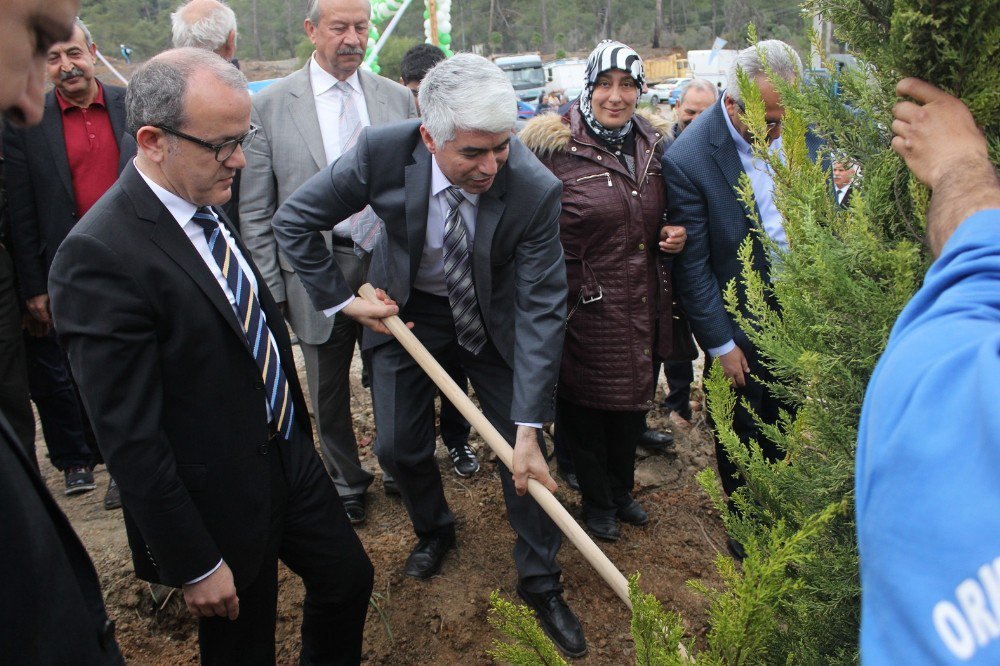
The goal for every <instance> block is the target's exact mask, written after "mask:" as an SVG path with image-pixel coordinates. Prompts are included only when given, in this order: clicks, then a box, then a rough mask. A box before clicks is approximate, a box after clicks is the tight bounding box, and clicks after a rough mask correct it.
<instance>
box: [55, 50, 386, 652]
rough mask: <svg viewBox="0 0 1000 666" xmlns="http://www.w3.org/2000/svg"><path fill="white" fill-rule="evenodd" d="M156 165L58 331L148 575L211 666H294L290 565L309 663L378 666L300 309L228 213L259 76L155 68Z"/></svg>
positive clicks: (90, 229)
mask: <svg viewBox="0 0 1000 666" xmlns="http://www.w3.org/2000/svg"><path fill="white" fill-rule="evenodd" d="M126 108H127V110H128V127H129V132H130V133H132V134H133V135H134V136H135V137H136V141H137V144H138V146H139V154H138V155H137V157H136V159H135V161H134V163H133V164H130V165H129V166H128V167H127V168H126V169H125V171H124V172H123V173H122V176H121V178H120V179H119V181H118V183H116V184H115V185H114V186H113V187H112V188H111V189H110V190H109V191H108V192H107V194H106V195H105V196H104V197H103V198H102V199H101V200H100V201H99V202H98V203H97V205H95V207H94V208H93V209H91V211H90V213H88V214H87V215H86V216H85V218H84V219H83V220H81V221H80V222H79V223H78V224H77V225H76V227H74V229H73V231H72V232H71V233H70V235H69V236H68V237H67V238H66V240H65V241H64V242H63V245H62V247H60V248H59V251H58V252H57V253H56V258H55V261H54V262H53V265H52V271H51V274H50V279H49V286H50V293H51V296H52V312H53V317H54V321H55V326H56V330H57V331H59V336H60V339H61V340H62V341H63V343H64V344H65V345H66V346H67V348H68V351H69V358H70V363H71V365H72V368H73V374H74V376H75V377H76V378H77V381H78V383H79V385H80V391H81V394H82V396H83V400H84V403H85V404H86V406H87V411H88V413H89V414H90V415H91V417H92V422H93V425H94V432H95V434H96V436H97V441H98V445H99V446H100V448H101V452H102V454H103V455H104V458H105V460H106V462H107V465H108V468H109V469H110V470H111V472H112V474H114V476H115V478H116V479H117V480H118V482H119V485H120V488H121V495H122V504H123V507H124V515H125V526H126V530H127V532H128V537H129V544H130V546H131V548H132V555H133V562H134V564H135V570H136V574H137V575H138V576H139V577H140V578H143V579H145V580H148V581H151V582H157V583H162V584H166V585H172V586H175V587H182V588H183V591H184V599H185V601H186V603H187V605H188V608H189V610H190V611H191V613H192V614H193V615H194V616H195V617H198V618H200V620H201V624H200V631H199V644H200V648H201V657H202V661H203V662H204V663H206V664H215V663H233V664H244V663H272V662H273V661H274V626H275V604H276V599H277V561H278V559H279V558H280V559H281V560H282V561H284V562H285V563H286V564H287V565H288V567H289V568H290V569H292V570H293V571H295V572H297V573H298V574H299V575H301V576H302V578H303V580H304V581H305V586H306V590H307V592H306V599H305V606H304V619H303V625H302V660H303V663H324V664H326V663H355V664H356V663H358V661H360V658H361V636H362V631H363V627H364V621H365V613H366V609H367V604H368V597H369V595H370V592H371V586H372V579H373V572H372V567H371V563H370V562H369V561H368V558H367V556H366V555H365V552H364V549H363V548H362V546H361V543H360V541H359V540H358V538H357V535H355V534H354V532H353V530H352V529H351V527H350V524H349V523H348V521H347V517H346V515H345V513H344V509H343V506H342V505H341V503H340V500H339V498H338V496H337V493H336V490H335V489H334V487H333V484H332V482H331V481H330V478H329V476H327V474H326V472H325V470H324V469H323V465H322V463H321V461H320V459H319V456H318V455H317V454H316V451H315V449H314V448H313V442H312V437H311V429H310V424H309V417H308V412H307V410H306V405H305V402H304V399H303V397H302V392H301V389H300V388H299V384H298V380H297V377H296V374H295V371H294V368H295V363H294V360H293V359H292V353H291V347H290V344H289V340H288V334H287V331H286V329H285V326H284V323H283V320H282V316H281V312H280V311H279V310H278V307H277V305H276V304H275V302H274V299H273V298H272V297H271V295H270V293H269V292H268V290H267V288H266V286H265V285H264V282H263V279H262V278H261V276H260V274H259V273H258V272H257V270H256V268H255V267H254V265H253V263H252V262H251V261H250V255H249V253H248V251H247V249H246V248H245V246H243V244H242V243H241V242H240V240H239V238H238V236H237V234H236V231H235V230H234V229H233V228H232V226H231V225H230V224H229V223H228V221H227V220H226V219H225V217H224V216H222V217H221V219H220V216H219V214H218V208H217V207H218V206H220V205H221V204H223V203H225V202H226V201H227V200H228V198H229V195H230V188H231V186H232V178H233V173H234V171H235V170H236V169H239V168H242V167H243V166H244V164H245V159H244V157H243V150H242V147H243V146H244V145H247V144H248V143H249V142H250V141H251V140H252V139H253V136H254V134H255V128H253V127H252V126H251V125H250V97H249V94H248V93H247V89H246V79H245V78H244V76H243V75H242V74H241V73H240V72H239V70H237V69H236V68H234V67H232V66H231V65H230V64H228V63H226V62H225V61H223V60H222V59H221V58H219V57H218V56H216V55H215V54H213V53H210V52H208V51H205V50H201V49H178V50H174V51H168V52H166V53H163V54H161V55H159V56H157V57H156V58H154V59H152V60H150V61H149V62H147V63H146V64H144V65H143V66H142V67H140V68H139V69H138V70H137V71H136V72H135V74H134V75H133V77H132V80H131V82H130V85H129V90H128V95H127V98H126Z"/></svg>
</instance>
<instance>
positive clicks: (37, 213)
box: [3, 85, 136, 298]
mask: <svg viewBox="0 0 1000 666" xmlns="http://www.w3.org/2000/svg"><path fill="white" fill-rule="evenodd" d="M104 105H105V107H106V108H107V110H108V116H109V117H110V119H111V130H112V132H113V133H114V136H115V141H117V143H118V152H119V158H118V173H119V174H120V173H121V171H122V169H123V168H125V165H126V164H128V162H129V161H130V160H131V159H132V158H133V157H135V151H136V145H135V140H134V139H132V138H131V137H130V136H129V135H128V134H127V133H126V130H125V88H121V87H119V86H108V85H106V86H104ZM3 140H4V158H5V159H6V166H5V170H4V171H5V177H6V189H7V199H8V205H9V213H10V235H11V245H12V248H11V254H12V256H13V257H14V263H15V264H16V266H17V277H18V284H19V289H20V292H21V295H22V296H23V297H25V298H30V297H31V296H38V295H39V294H44V293H46V291H47V286H46V283H47V282H48V275H49V268H50V267H51V266H52V258H53V257H55V255H56V250H58V249H59V244H60V243H62V242H63V239H64V238H66V234H68V233H69V231H70V229H72V228H73V226H74V225H75V224H76V223H77V220H78V219H79V214H78V212H77V210H76V198H75V197H74V195H73V180H72V175H71V173H70V169H69V157H67V155H66V139H65V136H64V135H63V124H62V111H61V109H60V108H59V101H58V100H57V99H56V93H55V91H54V90H50V91H49V92H48V94H47V95H46V96H45V113H44V115H43V116H42V122H41V123H40V124H38V125H36V126H34V127H28V128H18V127H14V126H12V125H10V124H8V125H7V127H6V129H5V130H4V137H3Z"/></svg>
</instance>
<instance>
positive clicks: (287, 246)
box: [274, 54, 587, 655]
mask: <svg viewBox="0 0 1000 666" xmlns="http://www.w3.org/2000/svg"><path fill="white" fill-rule="evenodd" d="M420 109H421V112H422V114H423V119H422V122H421V121H412V122H405V123H397V124H395V125H392V126H390V127H384V128H370V129H369V130H368V131H367V132H365V133H364V134H362V135H361V137H360V139H359V140H358V143H357V145H356V146H355V147H354V148H353V149H352V150H351V151H350V152H348V153H347V154H346V155H344V156H343V157H342V158H341V159H340V160H338V161H336V162H334V163H333V164H332V165H331V166H330V167H328V168H326V169H324V170H323V171H321V172H320V173H319V174H317V175H316V176H314V177H313V178H311V179H310V180H309V181H308V182H307V183H306V184H305V185H304V186H303V187H302V188H301V189H299V190H298V191H297V192H296V193H295V194H293V195H292V196H291V197H289V199H288V200H287V201H286V202H285V204H284V206H282V207H281V209H280V210H279V211H278V213H277V215H275V218H274V234H275V237H276V238H277V240H278V243H279V245H280V246H281V249H282V252H283V253H284V255H285V256H286V257H287V258H288V260H289V262H290V263H291V264H292V266H293V267H294V268H295V270H296V271H297V272H298V275H299V277H301V278H302V282H303V283H304V285H305V288H306V291H307V292H308V293H309V296H310V297H311V298H312V302H313V304H314V305H315V308H316V309H317V310H319V311H321V312H322V313H324V315H325V316H328V317H329V316H333V315H334V314H336V313H343V314H346V315H347V316H349V317H352V318H353V319H356V320H357V321H359V322H361V323H363V324H364V325H365V326H367V327H368V328H370V329H372V330H370V331H365V338H364V344H363V346H364V348H365V349H370V350H371V352H372V387H373V395H374V408H375V422H376V426H377V428H378V431H379V439H378V447H377V450H376V453H377V454H378V456H379V460H380V462H381V463H382V465H383V466H384V467H386V468H387V469H388V470H389V471H390V472H391V473H392V475H393V476H394V477H395V479H396V481H397V483H398V484H399V489H400V491H401V494H402V498H403V504H404V505H405V506H406V509H407V511H408V513H409V514H410V520H411V521H412V522H413V527H414V531H415V532H416V535H417V537H418V543H417V545H416V547H415V548H414V549H413V551H412V552H411V553H410V556H409V557H408V558H407V560H406V565H405V572H406V574H407V575H408V576H412V577H414V578H418V579H428V578H431V577H433V576H435V575H437V573H438V571H440V569H441V566H442V563H443V561H444V559H445V555H446V554H447V552H448V551H449V550H450V549H452V548H453V547H454V545H455V516H454V515H453V514H452V512H451V510H450V509H449V508H448V503H447V501H446V500H445V496H444V489H443V487H442V483H441V474H440V471H439V469H438V465H437V463H436V461H435V460H434V433H433V426H432V425H431V424H430V420H429V419H427V418H426V415H427V413H428V411H429V410H430V407H431V401H432V400H433V397H434V391H433V384H432V383H431V380H430V378H429V377H428V376H427V375H426V374H425V373H424V371H423V370H421V368H420V367H419V366H418V365H417V363H416V361H414V360H413V358H411V357H410V355H409V354H408V353H407V352H406V351H405V350H404V349H403V347H402V345H401V344H400V343H399V342H398V341H396V340H395V339H393V338H392V337H390V336H388V335H386V333H387V330H386V328H385V326H384V324H382V322H381V321H380V320H381V318H383V317H385V316H387V315H388V314H392V313H393V311H394V310H395V308H394V307H386V306H382V305H375V304H370V303H369V302H367V301H365V300H363V299H360V298H356V297H355V295H354V289H353V288H352V286H351V285H350V283H349V282H348V281H347V280H346V279H345V278H344V275H343V272H342V271H341V269H340V267H339V266H338V262H337V260H336V259H335V258H334V257H333V256H332V255H331V252H330V249H329V247H328V246H327V245H326V243H325V242H324V239H323V236H322V233H323V232H324V231H329V230H330V227H331V226H332V224H333V223H334V222H335V221H336V220H340V219H343V218H345V217H347V216H349V215H351V214H353V213H355V212H357V211H359V210H362V209H364V208H365V207H366V206H371V208H372V209H373V210H374V211H375V213H376V214H377V215H378V216H379V217H380V218H381V219H382V220H384V221H385V232H386V236H385V238H383V240H382V241H381V243H380V245H384V246H385V252H384V253H380V254H379V255H378V257H377V258H376V259H375V260H373V262H372V268H371V272H370V274H369V281H370V282H371V283H372V284H373V285H375V286H376V287H380V288H382V289H384V290H385V293H387V294H388V295H389V296H390V297H391V298H393V299H396V300H397V301H398V302H399V304H400V308H401V316H402V317H403V319H404V320H405V321H412V322H413V323H414V328H413V332H414V334H415V335H416V336H417V338H418V339H419V340H420V341H421V342H422V343H423V344H424V346H425V347H426V348H427V349H428V350H429V351H430V352H431V354H432V355H434V357H435V358H438V359H445V361H446V362H454V363H457V364H458V365H460V366H461V367H462V369H463V370H464V371H465V374H466V375H467V376H468V378H469V380H470V381H471V382H472V385H473V388H475V391H476V395H477V397H478V398H479V402H480V405H481V406H482V408H483V411H484V413H485V415H486V417H487V418H488V419H489V420H490V422H491V423H492V424H493V425H494V426H495V427H496V428H497V430H498V431H499V432H500V433H501V434H502V435H503V436H504V438H506V439H507V441H508V442H510V443H511V444H513V446H514V464H513V467H514V469H513V470H507V469H504V468H501V470H500V477H501V480H502V483H503V492H504V499H505V500H506V503H507V517H508V519H509V521H510V524H511V526H512V527H513V528H514V531H515V532H516V533H517V542H516V545H515V547H514V563H515V565H516V567H517V573H518V586H517V589H518V593H519V594H520V595H521V597H522V598H524V599H525V601H527V602H528V604H529V605H531V606H532V607H533V608H534V609H535V611H536V613H537V615H538V618H539V620H540V621H541V623H542V626H543V627H544V628H545V630H546V631H547V632H548V633H549V635H550V636H551V637H552V638H553V639H554V640H555V642H556V644H557V645H559V647H560V648H562V649H563V651H565V652H566V653H567V654H570V655H581V654H583V653H584V652H586V649H587V648H586V643H585V641H584V637H583V631H582V629H581V627H580V624H579V622H578V621H577V619H576V617H575V616H574V615H573V613H572V611H570V609H569V607H568V606H566V604H565V602H564V601H563V598H562V588H561V587H560V585H559V578H560V569H559V566H558V565H557V564H556V554H557V552H558V550H559V546H560V544H561V541H562V536H561V534H560V532H559V530H558V529H557V528H556V526H555V524H554V523H553V522H552V521H551V519H549V517H548V516H547V515H546V514H545V513H544V512H543V511H542V509H541V508H540V507H539V506H538V504H537V503H536V502H535V500H534V499H532V498H531V496H530V495H525V492H526V490H527V481H528V478H529V477H532V478H535V479H537V480H538V481H539V482H540V483H543V484H544V485H546V486H547V487H549V488H550V489H555V487H556V484H555V482H554V481H553V480H552V477H551V476H550V475H549V471H548V466H547V464H546V462H545V458H544V457H543V455H542V452H541V450H540V447H539V443H538V438H537V435H538V428H539V427H540V426H541V423H542V422H543V421H546V420H549V419H551V418H552V415H553V409H554V406H553V398H554V389H555V384H556V374H557V372H558V368H559V357H560V354H561V351H562V341H563V326H564V324H563V322H564V318H565V314H566V312H565V309H566V288H567V287H566V273H565V266H564V263H563V254H562V247H561V245H560V243H559V228H558V225H557V220H558V217H559V211H560V206H559V200H560V195H561V189H562V188H561V186H560V183H559V181H558V180H557V179H556V178H555V177H554V176H552V174H551V173H550V172H549V171H548V169H546V168H545V167H544V166H542V164H541V163H540V162H538V160H537V159H536V158H535V157H534V156H533V155H532V154H531V152H530V151H528V150H527V149H526V148H525V147H524V146H523V145H522V144H521V143H520V142H519V141H518V140H517V139H515V138H514V137H513V136H512V134H511V132H512V130H513V129H514V123H515V120H516V111H515V109H516V97H515V95H514V89H513V87H512V86H511V84H510V82H509V81H508V80H507V77H506V76H505V75H504V73H503V72H502V71H500V69H499V68H498V67H497V66H496V65H494V64H492V63H490V62H489V61H487V60H485V59H484V58H481V57H479V56H474V55H471V54H459V55H457V56H455V57H453V58H451V59H450V60H446V61H444V62H442V63H440V64H438V65H437V66H436V67H435V68H434V69H432V70H431V71H430V72H429V73H428V74H427V76H426V77H425V78H424V80H423V82H422V83H421V85H420ZM473 256H474V257H475V262H473V261H472V257H473ZM511 472H513V475H512V474H511Z"/></svg>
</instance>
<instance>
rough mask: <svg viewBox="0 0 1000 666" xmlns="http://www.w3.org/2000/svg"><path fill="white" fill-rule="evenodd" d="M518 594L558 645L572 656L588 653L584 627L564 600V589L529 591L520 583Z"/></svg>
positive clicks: (547, 634)
mask: <svg viewBox="0 0 1000 666" xmlns="http://www.w3.org/2000/svg"><path fill="white" fill-rule="evenodd" d="M517 596H519V597H521V599H523V600H524V603H526V604H528V606H529V607H530V608H531V609H532V610H533V611H535V617H537V618H538V623H539V624H540V625H542V630H543V631H544V632H545V635H546V636H548V637H549V638H551V639H552V642H553V643H555V644H556V647H558V648H559V649H560V650H562V651H563V652H565V653H566V655H567V656H570V657H582V656H583V655H585V654H587V641H586V640H585V639H584V637H583V628H582V627H581V626H580V621H579V620H578V619H576V615H574V614H573V611H571V610H570V609H569V606H567V605H566V602H565V601H564V600H563V596H562V590H559V589H555V590H549V591H547V592H528V591H527V590H525V589H524V588H522V587H521V586H520V585H518V586H517Z"/></svg>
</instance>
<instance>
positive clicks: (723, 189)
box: [663, 102, 820, 351]
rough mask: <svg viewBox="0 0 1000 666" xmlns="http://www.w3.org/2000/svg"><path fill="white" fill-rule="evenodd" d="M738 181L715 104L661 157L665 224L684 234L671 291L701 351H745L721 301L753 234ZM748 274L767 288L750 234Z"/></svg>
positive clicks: (764, 265) (812, 147)
mask: <svg viewBox="0 0 1000 666" xmlns="http://www.w3.org/2000/svg"><path fill="white" fill-rule="evenodd" d="M806 144H807V146H808V148H809V154H810V156H811V157H812V158H813V159H815V158H816V155H817V151H818V149H819V146H820V141H819V139H818V138H817V137H815V136H814V135H812V134H809V135H807V138H806ZM742 173H743V163H742V162H741V161H740V157H739V154H738V153H737V152H736V144H735V143H734V142H733V137H732V135H730V133H729V128H728V126H727V125H726V118H725V111H724V109H723V107H722V105H721V104H719V103H718V102H716V103H715V104H713V105H712V107H711V108H709V109H707V110H706V111H705V112H704V113H702V114H701V115H700V116H698V118H696V119H695V120H694V122H692V123H691V124H690V125H688V127H687V128H685V130H684V131H683V132H682V133H681V135H680V136H679V137H677V139H676V140H675V141H674V143H673V145H671V146H670V148H669V149H668V150H667V152H666V154H665V155H664V157H663V178H664V180H666V183H667V210H668V213H669V219H670V223H671V224H681V225H684V227H685V228H686V229H687V234H688V236H687V242H686V244H685V245H684V250H683V251H682V252H681V253H680V254H679V255H677V258H676V259H675V260H674V278H675V281H676V285H675V289H676V292H677V294H678V296H679V297H680V302H681V305H682V306H683V307H684V312H685V313H687V316H688V319H689V320H690V322H691V330H692V332H693V333H694V335H695V338H697V340H698V343H699V344H700V345H701V346H702V348H703V349H707V348H711V347H719V346H721V345H723V344H725V343H726V342H727V341H728V340H735V341H736V343H737V344H738V345H739V346H740V347H741V348H742V349H744V351H746V350H747V345H748V342H747V340H746V336H745V335H744V334H743V332H742V331H741V330H740V329H739V327H738V326H737V325H736V323H735V322H734V321H733V318H732V316H731V315H730V314H729V313H728V312H727V311H726V308H725V305H724V303H723V298H722V292H723V290H724V289H725V288H726V285H727V284H728V283H729V281H730V280H732V279H734V278H739V276H740V272H741V270H742V265H741V264H740V260H739V256H738V252H739V248H740V245H741V244H742V243H743V240H744V239H745V238H746V237H747V236H748V235H750V234H751V231H753V223H752V222H751V218H750V215H749V213H750V211H748V209H747V208H746V206H744V205H743V202H742V201H740V199H739V197H738V196H737V194H736V188H737V186H738V185H739V181H740V174H742ZM757 212H758V214H759V211H757ZM753 267H754V269H755V270H756V271H757V272H758V273H760V274H761V275H762V276H764V279H765V280H769V277H768V275H769V271H770V261H769V259H768V256H767V252H765V251H764V248H763V245H762V244H761V242H760V240H759V237H758V236H757V234H754V235H753ZM737 294H738V297H739V303H740V305H741V307H742V306H743V305H745V303H746V293H745V289H744V288H743V286H742V284H741V283H740V280H739V279H737Z"/></svg>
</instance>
